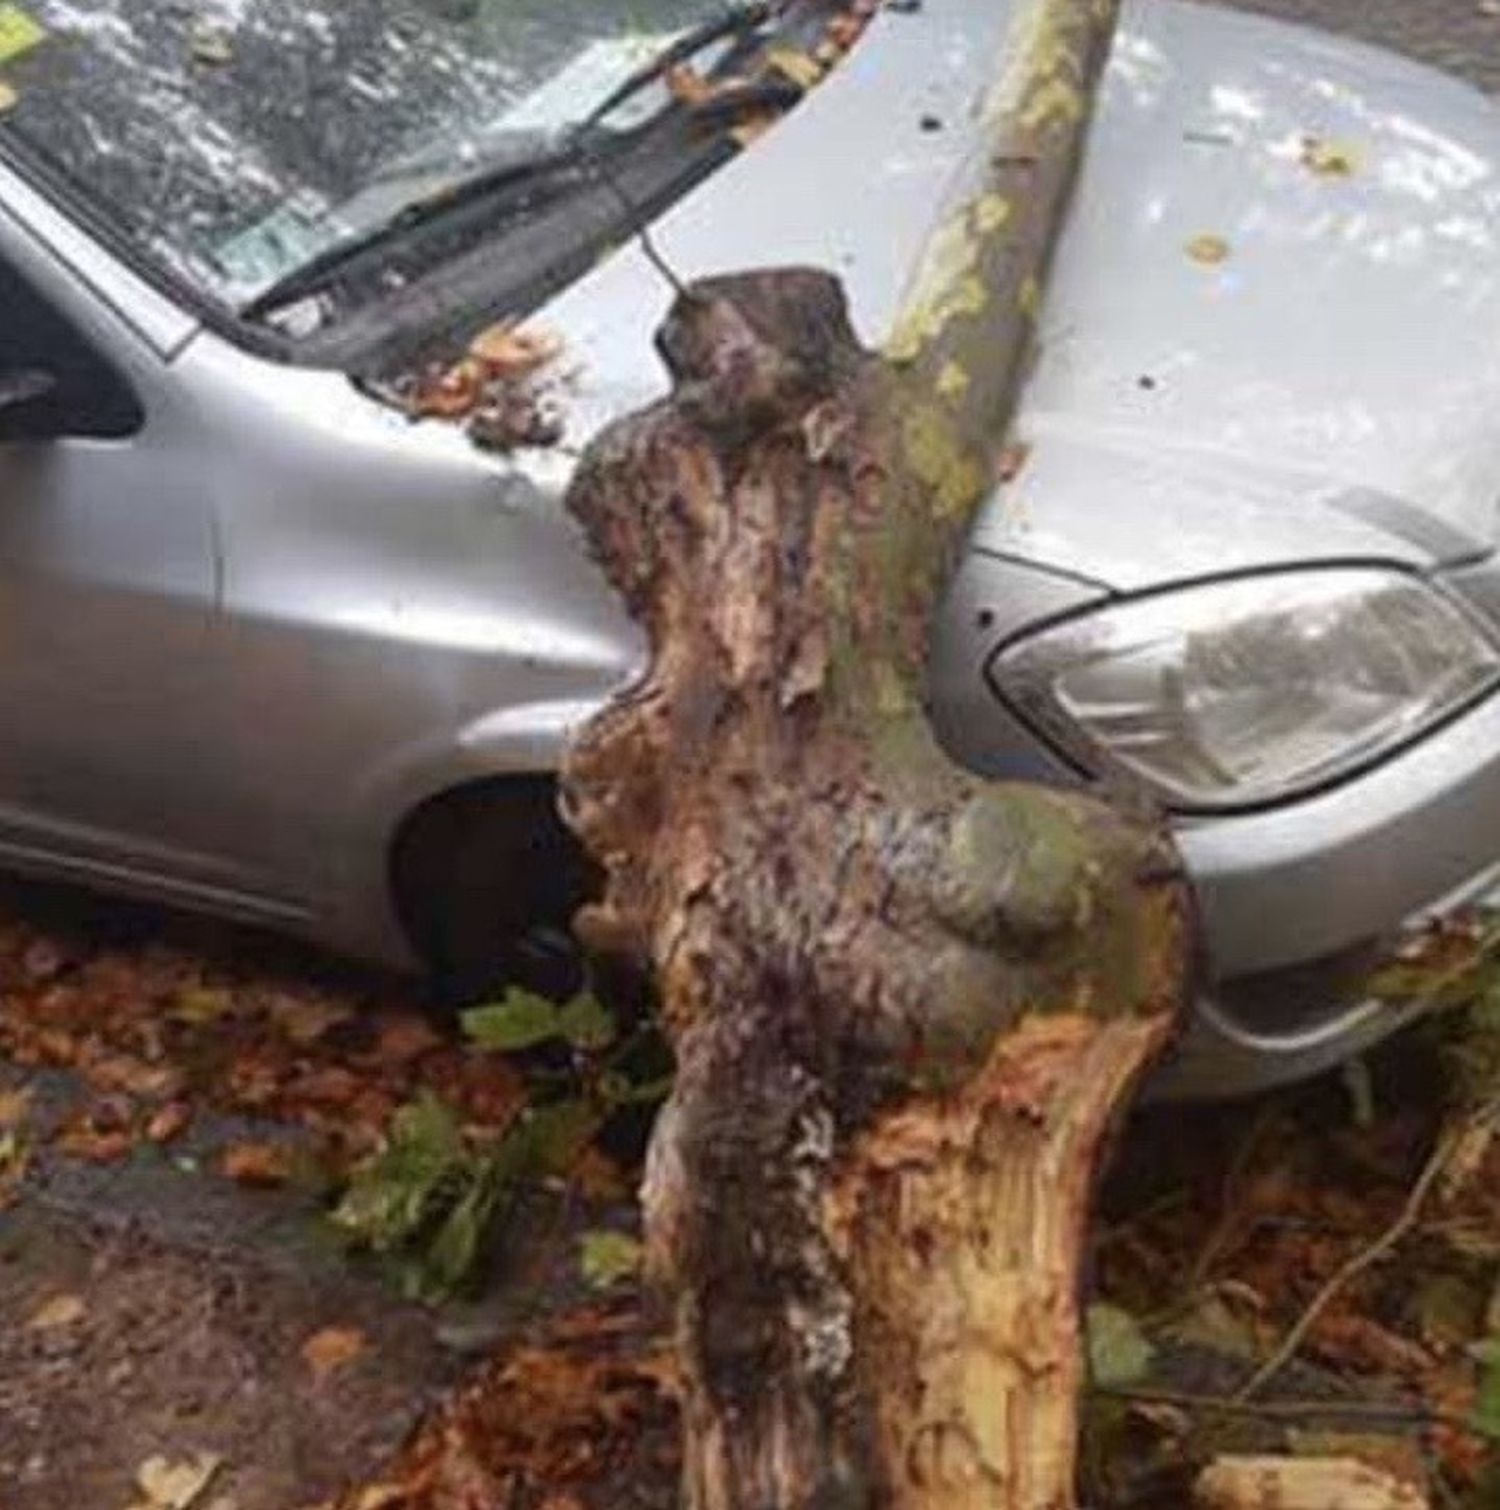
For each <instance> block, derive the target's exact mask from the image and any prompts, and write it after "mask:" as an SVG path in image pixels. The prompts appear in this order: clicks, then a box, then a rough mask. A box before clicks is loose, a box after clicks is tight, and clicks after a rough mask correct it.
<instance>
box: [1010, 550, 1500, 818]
mask: <svg viewBox="0 0 1500 1510" xmlns="http://www.w3.org/2000/svg"><path fill="white" fill-rule="evenodd" d="M990 674H991V677H992V679H993V682H994V685H995V687H996V690H997V691H998V692H999V693H1000V695H1001V696H1002V697H1003V698H1004V699H1005V700H1006V702H1008V703H1009V704H1010V705H1011V707H1013V708H1014V709H1015V710H1016V711H1017V712H1018V713H1019V714H1021V716H1022V717H1023V718H1025V719H1027V720H1028V721H1029V722H1031V723H1032V724H1033V725H1034V726H1035V727H1036V728H1037V729H1038V730H1039V731H1040V732H1041V733H1043V734H1044V735H1046V736H1047V737H1049V738H1050V739H1051V740H1052V741H1053V742H1054V743H1056V744H1057V745H1058V746H1060V747H1061V748H1062V749H1063V750H1064V751H1065V752H1066V753H1068V754H1070V755H1072V756H1073V757H1074V758H1075V759H1076V760H1077V761H1079V763H1081V764H1082V765H1083V766H1084V767H1085V768H1086V769H1090V770H1093V771H1095V772H1101V773H1102V772H1103V771H1104V770H1105V769H1107V768H1108V767H1110V766H1114V767H1117V768H1118V767H1124V768H1125V769H1126V770H1128V771H1130V772H1132V773H1134V775H1135V776H1137V777H1139V778H1140V779H1142V780H1143V781H1145V782H1146V784H1147V785H1148V786H1149V787H1150V788H1151V789H1152V790H1153V791H1154V792H1155V793H1156V794H1157V795H1158V796H1159V797H1160V798H1162V799H1163V800H1164V801H1165V802H1166V803H1167V804H1168V805H1169V806H1171V807H1175V808H1178V809H1183V810H1189V811H1191V810H1193V809H1199V810H1222V809H1225V808H1235V807H1246V806H1252V805H1254V804H1258V803H1263V802H1268V801H1272V800H1275V799H1277V798H1283V797H1288V796H1292V795H1294V794H1296V793H1300V792H1305V791H1307V790H1309V789H1311V788H1313V787H1316V786H1318V785H1320V784H1321V783H1324V782H1326V781H1328V780H1330V779H1332V778H1333V777H1335V776H1338V775H1340V774H1344V773H1347V772H1348V771H1350V770H1352V769H1354V768H1356V767H1359V766H1362V765H1365V764H1368V763H1369V762H1371V761H1372V760H1375V759H1377V758H1378V757H1379V756H1380V755H1381V754H1382V753H1384V752H1386V751H1389V750H1391V749H1393V748H1395V747H1396V746H1398V745H1400V744H1402V743H1403V742H1405V741H1407V740H1409V739H1411V738H1413V737H1414V736H1415V735H1416V734H1418V733H1420V732H1421V731H1422V730H1423V729H1425V728H1427V727H1428V726H1430V725H1431V724H1433V723H1436V722H1437V721H1438V720H1440V719H1442V718H1444V717H1445V716H1447V715H1448V714H1450V713H1452V712H1454V711H1455V710H1456V709H1458V708H1460V707H1462V706H1463V705H1464V704H1466V703H1468V702H1470V701H1472V700H1473V699H1474V698H1476V697H1478V696H1479V695H1480V694H1481V693H1483V692H1485V691H1487V690H1488V689H1489V688H1490V687H1492V686H1494V685H1495V683H1496V681H1497V680H1500V652H1497V649H1496V646H1495V644H1494V643H1493V642H1492V641H1491V640H1490V639H1489V637H1488V636H1487V635H1486V634H1485V632H1484V631H1483V630H1482V629H1481V628H1480V627H1479V625H1478V624H1477V623H1476V622H1475V620H1474V619H1472V618H1471V617H1470V616H1469V615H1468V613H1466V612H1465V611H1464V610H1463V609H1462V608H1460V607H1459V605H1458V604H1456V603H1455V602H1453V601H1452V600H1451V599H1449V598H1448V597H1446V596H1444V595H1443V594H1442V593H1441V592H1439V591H1437V590H1436V589H1434V588H1433V587H1430V586H1428V585H1427V584H1426V583H1424V582H1423V581H1421V580H1420V579H1418V578H1416V577H1412V576H1409V575H1406V574H1405V573H1402V572H1397V571H1385V570H1379V569H1376V568H1365V567H1358V568H1356V567H1337V568H1327V569H1320V570H1304V571H1289V572H1281V573H1277V574H1268V575H1263V576H1254V577H1241V578H1236V579H1234V580H1226V581H1221V582H1211V583H1205V584H1201V585H1199V586H1196V587H1187V588H1181V589H1177V590H1173V591H1167V592H1161V593H1157V594H1155V595H1153V596H1151V597H1146V598H1140V599H1137V600H1135V601H1133V602H1128V603H1122V604H1118V605H1116V606H1112V607H1108V608H1103V609H1098V610H1094V611H1091V612H1087V613H1084V614H1081V615H1079V616H1078V617H1076V618H1073V619H1069V620H1067V621H1065V622H1062V623H1059V624H1055V625H1053V626H1052V627H1051V628H1048V629H1044V630H1041V631H1039V632H1038V633H1035V634H1032V635H1029V636H1026V637H1024V638H1022V639H1019V640H1016V641H1013V642H1012V643H1011V644H1010V645H1008V646H1005V647H1003V648H1002V649H1001V651H1000V653H999V654H998V655H997V656H996V657H995V658H994V660H993V661H992V662H991V664H990Z"/></svg>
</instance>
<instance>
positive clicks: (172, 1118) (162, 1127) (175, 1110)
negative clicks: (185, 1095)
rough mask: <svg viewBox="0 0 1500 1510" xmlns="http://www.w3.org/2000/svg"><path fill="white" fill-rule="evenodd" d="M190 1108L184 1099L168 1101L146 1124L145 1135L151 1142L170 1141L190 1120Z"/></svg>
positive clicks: (191, 1116)
mask: <svg viewBox="0 0 1500 1510" xmlns="http://www.w3.org/2000/svg"><path fill="white" fill-rule="evenodd" d="M192 1118H193V1113H192V1108H191V1107H189V1106H188V1105H187V1103H186V1102H184V1101H169V1102H168V1103H167V1104H166V1105H165V1106H164V1107H162V1109H161V1110H160V1111H159V1112H157V1113H156V1114H155V1116H153V1117H152V1118H151V1120H150V1121H149V1122H148V1123H147V1124H146V1136H147V1137H148V1138H149V1139H150V1140H151V1141H152V1142H153V1143H170V1142H171V1141H172V1139H173V1138H175V1137H177V1136H179V1135H180V1134H181V1133H182V1131H183V1130H184V1129H185V1128H186V1127H187V1125H188V1123H189V1122H190V1121H192Z"/></svg>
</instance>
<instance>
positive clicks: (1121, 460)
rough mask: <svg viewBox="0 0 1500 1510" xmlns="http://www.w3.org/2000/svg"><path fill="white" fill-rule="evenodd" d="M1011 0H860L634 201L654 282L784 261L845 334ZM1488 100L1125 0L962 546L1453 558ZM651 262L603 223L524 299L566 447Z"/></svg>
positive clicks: (1105, 574) (1481, 507) (638, 329)
mask: <svg viewBox="0 0 1500 1510" xmlns="http://www.w3.org/2000/svg"><path fill="white" fill-rule="evenodd" d="M1012 11H1013V6H1011V5H1008V4H1001V5H997V4H995V0H928V4H927V5H925V6H924V7H923V8H921V9H920V10H916V11H905V12H901V13H895V12H892V11H889V10H886V11H883V12H882V13H881V14H880V15H878V16H877V17H876V18H875V20H874V22H873V23H872V25H871V27H870V30H869V33H868V34H867V36H866V38H865V40H864V41H863V42H862V43H861V44H860V46H858V47H857V48H856V49H855V50H854V51H853V53H852V54H851V55H850V57H849V58H848V59H847V60H846V62H845V63H844V64H843V66H842V67H841V68H840V69H839V70H838V71H837V72H836V73H835V74H834V75H833V76H832V77H831V78H830V79H829V80H828V81H827V82H826V83H825V84H824V85H823V86H822V87H821V88H820V89H818V90H817V91H815V92H814V93H813V94H812V96H811V97H809V98H808V99H807V100H806V101H805V102H804V103H803V104H802V105H801V106H800V107H799V108H798V109H797V110H796V111H794V112H793V113H792V115H791V116H790V117H789V118H788V119H787V120H785V121H784V122H783V123H782V124H781V125H779V126H778V127H777V128H776V129H775V130H774V131H772V132H771V133H770V134H769V135H768V136H767V137H765V138H764V139H763V140H761V141H760V142H758V143H757V144H756V145H755V147H754V148H753V149H752V150H751V151H748V152H746V153H744V154H742V155H741V156H740V157H739V158H738V159H736V160H735V161H734V162H733V163H732V164H730V165H729V166H728V167H726V168H725V169H724V170H722V171H721V172H720V173H718V174H717V175H715V177H714V178H713V179H711V180H710V181H709V182H708V183H707V184H706V185H704V186H703V187H702V188H701V189H699V190H698V191H697V192H696V193H694V194H692V195H689V196H688V197H687V199H685V200H684V201H682V202H681V203H680V204H679V205H678V206H676V207H675V208H674V210H673V211H672V212H671V213H669V214H668V215H667V216H666V217H664V218H663V219H662V220H661V221H660V222H659V223H658V224H657V226H656V227H655V228H654V232H653V234H654V239H655V244H656V247H657V249H658V251H659V252H660V253H661V255H662V256H663V257H664V259H665V260H666V261H667V263H668V264H669V265H670V266H671V268H672V269H673V271H674V272H675V273H676V275H677V276H678V277H679V278H681V279H689V278H694V277H700V276H704V275H707V274H711V273H717V272H724V271H731V270H734V269H738V268H745V267H752V266H756V265H773V264H793V263H807V264H813V265H818V266H823V267H827V268H830V269H831V270H833V271H835V272H837V273H838V274H839V275H840V276H841V277H842V278H843V280H844V282H845V286H846V288H847V290H848V293H849V298H850V304H851V309H852V312H853V315H854V319H855V324H856V328H857V329H858V330H859V332H860V333H861V335H862V337H863V338H864V339H865V340H866V341H868V342H870V343H872V344H875V343H878V342H879V341H880V339H881V338H882V336H883V335H884V333H885V331H886V329H887V328H888V326H889V323H890V321H891V319H892V316H893V314H894V311H895V309H896V308H897V306H898V304H899V301H900V297H901V294H902V291H903V289H904V286H905V284H906V280H907V278H908V276H909V272H910V269H911V267H912V266H913V264H914V262H915V259H916V256H917V253H918V249H919V247H920V246H921V243H922V240H923V238H924V236H925V235H926V233H927V232H928V231H929V229H930V228H931V227H932V225H933V223H934V221H935V219H936V217H937V216H938V214H939V213H940V211H941V209H942V206H943V204H944V200H945V194H946V186H947V183H948V181H949V179H950V177H951V175H952V173H953V171H954V169H955V168H956V166H957V164H958V162H959V161H960V159H961V157H962V155H963V153H964V152H965V150H966V148H968V147H969V146H970V145H971V144H972V124H971V123H972V120H973V116H974V108H975V101H976V99H977V96H978V94H979V92H980V91H981V90H982V89H983V87H984V85H985V83H986V82H987V80H988V78H989V76H990V73H991V70H992V68H993V64H994V59H995V55H996V51H997V49H998V47H999V46H1000V45H1001V44H1002V42H1003V38H1004V29H1005V26H1006V23H1007V22H1008V20H1009V19H1010V15H1011V13H1012ZM1497 161H1500V111H1497V109H1496V108H1495V107H1494V106H1492V105H1491V104H1490V103H1489V102H1488V101H1487V100H1486V99H1485V98H1484V97H1483V96H1481V95H1479V94H1477V93H1476V92H1474V91H1472V90H1470V89H1469V88H1467V87H1466V86H1464V85H1462V84H1460V83H1458V82H1456V81H1454V80H1451V79H1449V78H1447V77H1446V76H1444V75H1441V74H1438V73H1436V72H1434V71H1432V70H1430V69H1426V68H1423V67H1421V66H1419V65H1416V64H1412V63H1408V62H1405V61H1403V60H1401V59H1399V58H1397V57H1395V56H1393V55H1391V54H1387V53H1384V52H1381V51H1379V50H1376V49H1372V48H1367V47H1364V46H1361V45H1359V44H1355V43H1350V42H1345V41H1342V40H1339V39H1334V38H1331V37H1328V36H1325V35H1322V34H1320V33H1317V32H1313V31H1308V30H1304V29H1302V28H1298V27H1293V26H1288V25H1285V24H1284V23H1280V22H1274V21H1269V20H1265V19H1262V18H1258V17H1253V16H1245V15H1238V14H1232V13H1227V12H1224V11H1222V10H1219V9H1216V8H1208V7H1200V6H1197V5H1185V4H1177V3H1172V0H1133V3H1127V4H1126V6H1125V7H1124V11H1123V14H1122V21H1121V27H1120V32H1119V35H1118V37H1117V39H1116V43H1115V47H1114V50H1113V53H1112V57H1111V60H1110V65H1109V68H1108V71H1107V75H1106V78H1105V82H1104V85H1103V88H1102V91H1101V97H1100V102H1099V109H1098V114H1097V116H1096V118H1095V121H1094V124H1093V127H1092V130H1091V134H1090V138H1089V143H1088V149H1087V152H1086V156H1085V161H1084V163H1083V167H1082V171H1081V174H1080V178H1079V182H1078V186H1077V192H1076V194H1075V197H1074V202H1073V207H1072V210H1071V212H1070V215H1069V219H1068V222H1067V224H1066V226H1065V227H1064V232H1063V235H1062V239H1061V242H1060V244H1059V248H1058V254H1057V259H1056V262H1055V265H1054V269H1053V274H1052V278H1051V283H1050V287H1049V291H1048V295H1047V299H1046V302H1045V304H1044V307H1043V309H1042V311H1041V315H1040V318H1039V324H1038V332H1039V336H1040V346H1039V353H1038V360H1037V363H1036V365H1035V367H1034V370H1033V373H1032V376H1031V378H1030V381H1029V383H1028V385H1027V389H1026V391H1025V393H1024V395H1023V398H1022V402H1021V406H1020V410H1019V413H1018V415H1017V419H1016V438H1017V439H1018V440H1019V441H1020V442H1021V443H1022V445H1023V446H1024V448H1025V450H1024V453H1023V454H1024V456H1025V461H1024V464H1023V465H1022V466H1021V468H1020V470H1019V472H1018V474H1017V475H1016V477H1015V478H1014V480H1013V481H1012V482H1010V483H1009V484H1008V485H1006V486H1005V487H1004V488H1002V490H1001V491H1000V493H999V494H998V495H997V496H996V497H995V498H994V499H993V500H991V502H990V504H989V505H988V507H987V508H986V509H985V510H984V512H983V514H982V516H981V518H980V520H979V522H978V526H977V531H976V542H977V544H978V545H979V546H980V548H982V549H987V550H992V551H996V552H1002V553H1005V554H1008V555H1013V556H1020V557H1023V558H1025V559H1028V560H1031V561H1034V562H1036V563H1038V564H1041V565H1045V566H1047V567H1049V568H1051V569H1054V570H1058V571H1062V572H1066V573H1069V574H1071V575H1074V576H1078V577H1083V578H1087V579H1089V580H1091V581H1095V582H1098V583H1101V584H1104V585H1106V586H1109V587H1113V588H1116V589H1120V590H1126V591H1128V590H1132V589H1135V588H1139V587H1143V586H1149V585H1153V584H1156V583H1160V582H1163V581H1170V580H1175V579H1181V578H1189V577H1194V576H1201V575H1206V574H1211V573H1215V572H1221V571H1230V570H1243V569H1253V568H1257V567H1268V566H1275V565H1278V564H1282V563H1286V562H1292V561H1306V560H1310V559H1321V560H1330V559H1371V558H1378V559H1394V560H1400V561H1405V562H1408V563H1410V564H1412V565H1416V566H1426V565H1431V564H1435V563H1441V562H1450V561H1456V560H1460V559H1469V558H1473V557H1475V556H1478V555H1481V554H1483V553H1484V552H1485V551H1487V550H1488V549H1489V548H1490V546H1491V545H1492V543H1493V541H1494V537H1495V527H1496V497H1497V483H1500V182H1497V177H1496V164H1497ZM670 297H671V290H670V287H669V286H668V285H667V284H666V282H665V280H664V278H663V277H662V275H661V274H660V272H659V271H658V270H657V269H656V268H655V267H653V265H652V264H651V262H650V260H649V259H648V258H647V257H646V256H645V255H644V254H643V252H642V250H641V249H640V248H639V247H638V246H637V245H634V244H632V245H629V246H627V247H625V248H622V249H621V250H620V251H619V252H618V253H616V254H615V255H613V256H612V257H611V258H609V259H608V260H607V261H606V262H604V263H603V264H601V265H600V266H599V267H598V268H596V269H595V270H594V271H593V272H592V273H591V274H590V275H589V276H588V277H586V278H585V279H583V280H582V281H580V282H579V283H578V284H575V285H574V286H573V287H572V288H570V289H569V290H568V291H567V292H566V293H565V294H564V295H562V296H561V297H560V298H559V299H557V300H556V301H554V302H553V304H552V305H551V306H550V308H549V309H548V310H547V312H546V313H545V315H544V318H545V319H546V320H547V321H548V322H549V323H552V324H554V325H556V326H557V327H559V328H560V329H561V331H562V333H563V334H564V337H565V339H566V341H567V343H568V346H569V349H570V351H571V354H572V357H573V360H574V363H575V368H576V372H577V377H576V391H575V393H574V396H573V402H572V404H571V413H570V417H569V430H568V436H567V439H566V441H565V444H567V445H569V446H575V447H577V446H581V445H582V444H583V443H584V442H585V441H586V440H587V438H588V437H589V435H590V434H591V433H592V432H593V431H594V430H595V429H596V428H597V427H598V425H599V424H601V423H602V422H604V421H606V420H608V419H610V418H612V417H614V416H615V415H618V414H619V413H621V412H623V411H625V410H628V409H631V408H634V407H637V406H638V405H639V404H641V403H642V402H644V401H646V400H648V399H650V398H653V397H655V396H657V395H658V394H659V393H661V392H662V391H663V389H664V387H665V375H664V373H663V372H662V370H661V369H660V366H659V364H658V363H657V362H656V360H655V358H654V357H653V356H652V355H651V346H650V343H649V339H648V338H649V334H650V332H651V331H652V330H653V329H654V327H655V326H656V324H657V322H658V321H659V320H660V318H661V316H662V315H663V314H664V312H665V310H666V307H667V305H668V303H669V301H670Z"/></svg>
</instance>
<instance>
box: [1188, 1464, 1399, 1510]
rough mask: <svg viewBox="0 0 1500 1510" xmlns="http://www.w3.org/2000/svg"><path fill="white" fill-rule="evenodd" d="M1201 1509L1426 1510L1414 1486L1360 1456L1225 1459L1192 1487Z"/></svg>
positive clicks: (1202, 1474)
mask: <svg viewBox="0 0 1500 1510" xmlns="http://www.w3.org/2000/svg"><path fill="white" fill-rule="evenodd" d="M1193 1499H1194V1500H1195V1501H1196V1503H1197V1504H1198V1505H1199V1506H1200V1507H1201V1510H1426V1505H1427V1497H1426V1495H1424V1494H1423V1493H1422V1491H1421V1490H1420V1489H1418V1488H1416V1487H1415V1485H1412V1484H1408V1483H1405V1482H1404V1481H1403V1480H1401V1479H1398V1478H1397V1477H1396V1476H1395V1475H1394V1474H1390V1473H1386V1472H1384V1471H1383V1470H1381V1469H1379V1468H1372V1467H1370V1466H1369V1464H1367V1463H1362V1462H1360V1460H1359V1459H1358V1458H1276V1457H1224V1458H1220V1459H1219V1460H1218V1462H1216V1463H1210V1464H1209V1466H1208V1467H1207V1468H1205V1469H1204V1470H1203V1472H1202V1473H1201V1474H1199V1475H1198V1481H1197V1483H1195V1484H1194V1485H1193Z"/></svg>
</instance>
